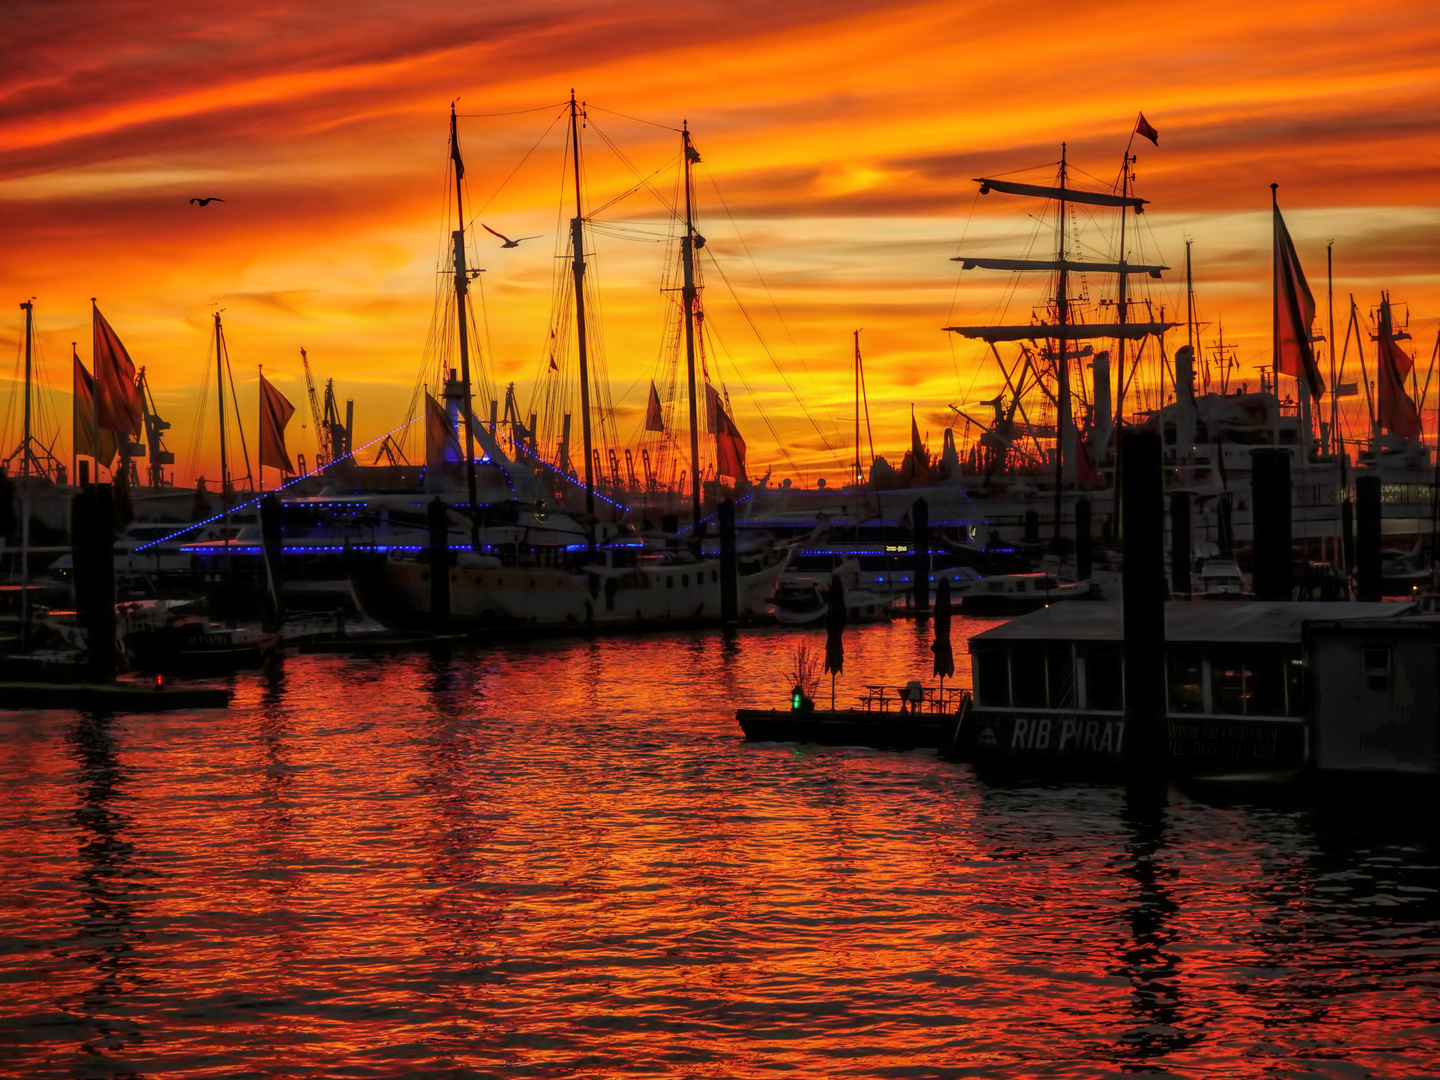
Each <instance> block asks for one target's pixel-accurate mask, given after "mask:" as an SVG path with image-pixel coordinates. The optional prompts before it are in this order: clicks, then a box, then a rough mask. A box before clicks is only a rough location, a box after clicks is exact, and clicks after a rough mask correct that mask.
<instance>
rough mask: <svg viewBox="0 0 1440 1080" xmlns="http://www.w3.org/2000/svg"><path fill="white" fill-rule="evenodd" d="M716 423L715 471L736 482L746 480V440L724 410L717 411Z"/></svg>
mask: <svg viewBox="0 0 1440 1080" xmlns="http://www.w3.org/2000/svg"><path fill="white" fill-rule="evenodd" d="M715 422H716V431H715V471H716V472H717V473H718V474H719V475H721V476H729V477H731V478H732V479H735V480H743V479H745V440H744V439H742V438H741V437H740V431H739V429H738V428H736V427H735V421H734V420H731V419H730V417H729V416H728V415H727V414H726V412H725V410H724V409H716V415H715Z"/></svg>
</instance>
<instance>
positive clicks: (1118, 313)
mask: <svg viewBox="0 0 1440 1080" xmlns="http://www.w3.org/2000/svg"><path fill="white" fill-rule="evenodd" d="M1134 141H1135V133H1134V132H1131V133H1130V142H1129V143H1126V144H1125V153H1124V155H1123V156H1122V157H1121V159H1120V198H1121V200H1122V201H1123V200H1124V199H1125V198H1127V197H1128V196H1129V194H1130V166H1131V164H1132V163H1133V162H1134V161H1135V158H1134V157H1133V156H1132V155H1131V153H1130V145H1131V143H1133V142H1134ZM1126 216H1127V215H1126V213H1125V209H1124V207H1123V206H1122V207H1121V210H1120V259H1119V265H1120V282H1119V287H1118V290H1117V297H1116V301H1115V321H1116V322H1117V323H1118V324H1119V325H1120V326H1124V325H1125V323H1126V322H1128V321H1129V315H1130V301H1129V294H1128V288H1129V284H1130V275H1129V274H1128V273H1127V272H1126V268H1125V221H1126ZM1185 253H1186V257H1187V259H1188V257H1189V253H1190V248H1189V247H1188V246H1187V247H1186V248H1185ZM1185 265H1186V266H1187V267H1188V266H1189V265H1190V264H1189V263H1188V262H1187V263H1186V264H1185ZM1115 351H1116V353H1118V354H1119V356H1120V364H1119V370H1118V372H1117V374H1118V376H1119V379H1118V382H1119V388H1118V390H1117V391H1116V394H1115V425H1114V426H1115V427H1117V428H1118V427H1119V426H1120V418H1121V414H1122V413H1123V412H1124V411H1125V409H1124V406H1125V384H1126V383H1127V382H1128V381H1129V380H1128V379H1126V377H1125V361H1126V359H1127V354H1128V353H1129V351H1130V350H1129V348H1128V347H1127V346H1126V344H1125V337H1124V334H1123V333H1122V334H1121V336H1120V337H1119V338H1118V339H1117V340H1116V342H1115ZM1135 362H1136V363H1137V364H1138V363H1139V362H1140V361H1139V359H1138V358H1137V359H1136V361H1135ZM1137 392H1138V391H1137ZM1117 445H1118V444H1117Z"/></svg>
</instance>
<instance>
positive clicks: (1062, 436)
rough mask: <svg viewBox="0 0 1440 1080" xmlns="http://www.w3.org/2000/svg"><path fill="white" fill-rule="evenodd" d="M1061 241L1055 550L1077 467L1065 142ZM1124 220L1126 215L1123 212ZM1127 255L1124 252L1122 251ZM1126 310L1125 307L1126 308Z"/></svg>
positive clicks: (1057, 280) (1057, 309)
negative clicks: (1068, 478)
mask: <svg viewBox="0 0 1440 1080" xmlns="http://www.w3.org/2000/svg"><path fill="white" fill-rule="evenodd" d="M1059 203H1060V216H1059V221H1060V245H1059V254H1058V255H1057V256H1056V259H1057V262H1058V268H1057V270H1056V274H1055V335H1056V344H1057V345H1058V346H1059V348H1058V349H1057V352H1056V367H1055V400H1056V403H1057V405H1058V409H1057V416H1056V431H1055V550H1056V552H1057V553H1058V552H1059V551H1060V545H1061V530H1060V523H1061V514H1062V512H1063V507H1062V506H1061V502H1062V499H1063V493H1064V490H1065V471H1066V467H1067V466H1068V467H1070V468H1072V469H1073V468H1074V463H1073V462H1071V461H1070V455H1068V454H1066V453H1065V449H1066V447H1065V444H1066V443H1067V442H1069V441H1070V358H1069V354H1068V352H1067V350H1066V345H1065V330H1066V324H1067V323H1068V322H1069V321H1070V320H1069V315H1070V297H1069V295H1068V287H1069V284H1070V277H1069V269H1068V267H1067V266H1066V263H1065V144H1064V143H1061V144H1060V199H1059ZM1121 220H1122V221H1123V220H1124V215H1123V214H1122V215H1121ZM1122 256H1123V252H1122ZM1120 280H1121V281H1124V280H1125V274H1124V271H1123V270H1122V271H1121V274H1120ZM1122 312H1123V309H1122Z"/></svg>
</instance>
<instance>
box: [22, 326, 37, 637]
mask: <svg viewBox="0 0 1440 1080" xmlns="http://www.w3.org/2000/svg"><path fill="white" fill-rule="evenodd" d="M20 306H21V307H22V308H23V309H24V310H25V436H24V437H25V442H24V443H23V444H22V445H21V448H20V484H21V487H20V648H21V650H22V651H24V650H25V649H28V648H29V646H30V640H29V639H30V372H31V362H32V351H33V348H34V341H35V301H34V299H33V298H32V299H30V300H26V301H25V302H24V303H23V304H21V305H20Z"/></svg>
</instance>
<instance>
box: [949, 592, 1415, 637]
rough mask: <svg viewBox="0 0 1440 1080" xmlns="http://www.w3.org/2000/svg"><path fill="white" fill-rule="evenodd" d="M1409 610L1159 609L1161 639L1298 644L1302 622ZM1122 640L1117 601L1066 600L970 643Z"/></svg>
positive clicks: (1241, 603)
mask: <svg viewBox="0 0 1440 1080" xmlns="http://www.w3.org/2000/svg"><path fill="white" fill-rule="evenodd" d="M1415 609H1416V605H1415V604H1413V603H1409V602H1403V603H1393V602H1382V603H1365V604H1361V603H1347V602H1338V603H1306V602H1297V601H1267V600H1234V601H1229V602H1226V601H1219V600H1195V601H1188V602H1187V601H1171V602H1170V603H1167V604H1166V605H1165V640H1166V641H1175V642H1209V641H1220V642H1229V641H1235V642H1253V643H1262V642H1270V643H1273V644H1296V645H1298V644H1299V643H1300V634H1301V630H1302V628H1303V626H1304V624H1305V623H1307V622H1315V621H1322V620H1323V621H1325V622H1339V621H1349V620H1351V619H1371V620H1373V619H1393V618H1396V617H1398V616H1401V615H1409V614H1413V613H1414V611H1415ZM1124 636H1125V620H1124V617H1123V615H1122V614H1121V606H1120V603H1119V601H1082V600H1071V601H1066V602H1064V603H1058V604H1051V605H1050V606H1049V607H1048V608H1042V609H1041V610H1039V611H1035V612H1031V613H1030V614H1029V615H1022V616H1020V617H1019V618H1016V619H1011V620H1010V621H1009V622H1007V623H1004V624H1002V625H1000V626H996V627H992V628H991V629H989V630H986V631H984V632H983V633H980V634H976V635H975V636H974V637H973V638H971V639H970V640H971V641H972V642H986V641H1070V640H1082V641H1120V640H1122V639H1123V638H1124Z"/></svg>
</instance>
